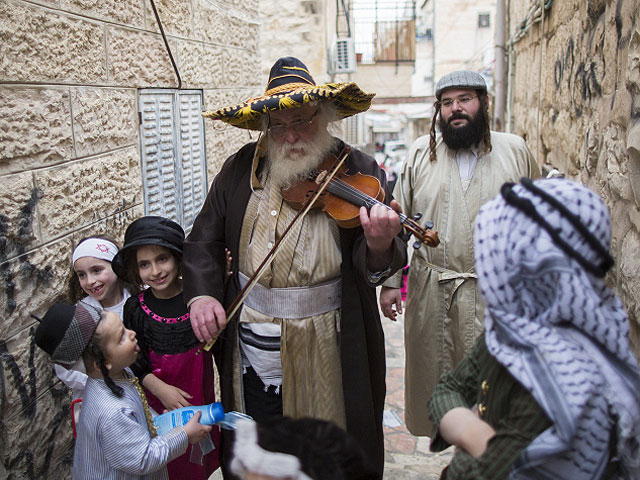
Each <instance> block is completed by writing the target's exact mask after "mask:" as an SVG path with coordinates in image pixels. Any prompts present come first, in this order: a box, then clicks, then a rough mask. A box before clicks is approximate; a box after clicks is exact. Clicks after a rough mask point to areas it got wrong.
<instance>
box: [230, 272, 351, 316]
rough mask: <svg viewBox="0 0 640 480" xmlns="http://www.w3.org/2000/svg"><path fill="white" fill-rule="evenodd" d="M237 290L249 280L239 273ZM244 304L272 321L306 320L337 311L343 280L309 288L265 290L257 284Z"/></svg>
mask: <svg viewBox="0 0 640 480" xmlns="http://www.w3.org/2000/svg"><path fill="white" fill-rule="evenodd" d="M238 279H239V281H240V288H244V286H245V285H246V284H247V283H249V277H247V276H246V275H245V274H244V273H242V272H238ZM244 303H245V305H247V306H248V307H251V308H253V309H254V310H257V311H258V312H260V313H263V314H265V315H269V316H270V317H274V318H307V317H313V316H314V315H320V314H322V313H326V312H330V311H331V310H336V309H338V308H340V306H341V304H342V278H337V279H335V280H330V281H329V282H326V283H321V284H319V285H313V286H311V287H289V288H267V287H265V286H263V285H260V284H259V283H257V284H256V285H255V286H254V287H253V290H251V292H250V293H249V295H248V296H247V297H246V298H245V300H244Z"/></svg>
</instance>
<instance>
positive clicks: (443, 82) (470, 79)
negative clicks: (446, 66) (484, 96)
mask: <svg viewBox="0 0 640 480" xmlns="http://www.w3.org/2000/svg"><path fill="white" fill-rule="evenodd" d="M448 88H473V89H474V90H484V92H485V93H486V92H487V84H486V82H485V81H484V78H483V77H482V75H480V74H479V73H478V72H472V71H471V70H458V71H457V72H451V73H448V74H446V75H445V76H444V77H442V78H441V79H440V80H439V81H438V83H437V84H436V98H437V99H438V100H440V95H442V92H444V91H445V90H447V89H448Z"/></svg>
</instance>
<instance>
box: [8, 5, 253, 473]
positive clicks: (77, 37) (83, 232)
mask: <svg viewBox="0 0 640 480" xmlns="http://www.w3.org/2000/svg"><path fill="white" fill-rule="evenodd" d="M154 1H155V5H156V7H157V10H158V13H159V15H160V18H161V20H162V22H163V27H164V31H165V33H166V35H167V38H168V42H169V45H170V48H171V51H172V54H173V57H174V59H175V61H176V63H177V65H178V69H179V72H180V75H181V78H182V87H183V88H190V89H202V90H203V92H204V101H205V106H204V108H205V109H213V108H218V107H221V106H225V105H228V104H233V103H237V102H240V101H241V100H243V99H245V98H248V97H250V96H253V95H257V94H259V93H260V92H261V91H262V89H263V88H264V85H262V83H263V81H262V77H260V75H259V70H260V59H259V57H258V34H259V30H260V22H259V15H258V0H250V1H245V0H242V1H241V0H192V1H188V2H184V1H178V0H154ZM177 86H178V82H177V77H176V75H175V72H174V69H173V67H172V65H171V62H170V59H169V55H168V53H167V50H166V48H165V46H164V42H163V41H162V37H161V35H160V30H159V28H158V25H157V22H156V19H155V16H154V15H153V11H152V9H151V3H150V0H106V1H101V2H98V1H96V0H52V1H39V2H32V1H26V0H5V1H3V2H0V205H2V208H1V209H0V299H1V300H0V312H1V314H0V331H2V333H1V334H0V369H1V370H2V371H0V377H1V378H2V379H3V381H2V382H0V422H1V423H2V426H3V427H2V428H1V429H0V443H1V444H2V445H3V448H2V449H0V455H1V457H2V458H1V460H2V461H1V462H0V478H7V477H9V478H16V479H20V478H69V477H70V466H71V460H72V451H71V448H72V445H73V441H72V429H71V420H70V415H69V403H70V393H69V391H68V389H67V388H66V387H65V386H64V385H63V384H61V383H60V382H59V380H58V379H57V377H56V376H55V375H54V374H53V368H52V366H51V364H50V362H49V360H48V359H47V358H46V355H44V354H43V353H42V352H41V351H40V350H39V349H37V347H36V346H35V344H34V343H33V333H34V329H35V325H36V322H35V321H34V320H33V319H32V318H31V317H30V314H31V313H35V314H37V315H42V314H44V312H45V311H46V309H47V308H48V306H49V305H50V304H51V303H53V302H54V301H57V300H61V299H64V295H65V293H66V282H67V276H68V274H69V272H70V258H71V252H72V248H73V245H74V244H75V243H77V241H78V240H80V239H81V238H83V237H85V236H88V235H92V234H100V233H108V234H110V235H112V236H114V237H116V238H117V239H119V240H120V241H122V238H123V234H124V231H125V229H126V227H127V226H128V225H129V224H130V223H131V222H132V221H133V220H134V219H136V218H138V217H140V216H142V215H143V214H144V192H143V188H142V168H141V159H140V158H141V154H140V132H139V121H138V93H137V90H138V89H139V88H161V89H175V88H177ZM205 135H206V141H207V170H208V179H209V181H212V180H213V178H214V176H215V174H216V173H217V171H218V170H219V168H220V166H221V165H222V162H223V161H224V159H226V158H227V156H229V155H230V154H231V153H232V152H233V151H235V150H236V149H237V148H238V147H240V146H241V145H242V144H243V143H245V142H246V141H248V140H249V139H248V136H247V135H246V134H244V133H243V132H241V131H240V130H238V129H233V128H230V127H222V126H216V127H215V128H214V127H213V126H212V124H211V122H210V121H208V122H206V123H205Z"/></svg>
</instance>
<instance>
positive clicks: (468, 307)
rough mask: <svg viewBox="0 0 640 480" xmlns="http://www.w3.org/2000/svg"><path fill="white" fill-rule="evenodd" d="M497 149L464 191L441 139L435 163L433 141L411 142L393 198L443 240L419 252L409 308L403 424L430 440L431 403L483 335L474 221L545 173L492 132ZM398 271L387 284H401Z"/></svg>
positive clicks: (516, 144)
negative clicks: (503, 194) (445, 376)
mask: <svg viewBox="0 0 640 480" xmlns="http://www.w3.org/2000/svg"><path fill="white" fill-rule="evenodd" d="M491 143H492V151H491V152H490V153H489V154H482V153H481V154H480V156H479V158H478V163H477V166H476V168H475V171H474V172H473V177H472V179H471V183H470V185H469V187H468V189H467V191H466V193H464V191H463V189H462V183H461V181H460V174H459V172H458V165H457V162H456V154H455V151H453V150H451V149H449V148H448V147H447V146H446V145H445V144H444V142H443V141H442V139H441V138H439V139H438V144H437V149H436V153H437V157H438V158H437V160H436V161H435V162H430V161H429V137H428V136H424V137H421V138H419V139H418V140H416V142H415V143H414V144H413V145H412V147H411V150H410V151H409V154H408V155H407V159H406V161H405V163H404V165H403V168H402V171H401V173H400V176H399V177H398V182H397V184H396V187H395V191H394V196H395V197H396V199H397V200H398V202H399V203H400V205H401V206H402V209H403V211H404V212H405V213H406V214H407V215H410V216H413V215H415V214H416V213H418V212H420V213H422V219H421V220H420V223H422V224H424V222H425V221H427V220H431V221H433V223H434V229H435V230H436V231H437V232H438V235H439V237H440V242H441V243H440V245H439V246H438V247H437V248H429V247H425V246H422V247H421V248H420V249H419V250H415V251H414V252H413V256H412V258H411V266H410V269H409V278H408V295H407V304H406V308H405V316H404V318H405V349H406V364H405V366H406V368H405V421H406V424H407V428H408V429H409V431H410V432H411V433H413V434H414V435H431V423H430V422H429V419H428V417H427V402H428V400H429V398H430V396H431V392H432V391H433V388H434V387H435V384H436V383H437V381H438V378H439V377H440V375H441V374H442V373H443V372H445V371H448V370H452V369H453V367H455V366H456V365H457V364H458V363H459V362H460V361H461V360H462V358H463V357H464V355H465V353H466V352H468V351H469V350H470V349H471V347H472V345H473V343H474V340H475V339H476V337H477V336H478V335H479V334H480V333H481V332H482V319H483V305H482V301H481V298H480V291H479V290H478V288H477V285H476V275H475V268H474V260H473V222H474V220H475V218H476V214H477V213H478V209H479V208H480V206H481V205H482V204H484V203H485V202H487V201H488V200H490V199H491V198H493V197H494V196H495V195H497V194H498V193H499V191H500V186H501V185H502V184H503V183H504V182H508V181H513V182H517V181H519V180H520V178H521V177H523V176H528V177H532V178H536V177H539V176H540V170H539V168H538V165H537V164H536V163H535V161H534V159H533V156H532V155H531V152H530V151H529V149H528V148H527V146H526V144H525V142H524V140H523V139H522V138H520V137H518V136H516V135H512V134H508V133H499V132H491ZM400 281H401V278H400V276H399V275H398V274H396V275H395V276H394V277H392V278H391V279H389V280H388V281H387V282H385V285H386V286H390V287H399V286H400Z"/></svg>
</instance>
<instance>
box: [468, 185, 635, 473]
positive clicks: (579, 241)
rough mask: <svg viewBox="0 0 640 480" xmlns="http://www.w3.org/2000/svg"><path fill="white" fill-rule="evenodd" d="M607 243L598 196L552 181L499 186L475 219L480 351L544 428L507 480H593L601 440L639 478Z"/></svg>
mask: <svg viewBox="0 0 640 480" xmlns="http://www.w3.org/2000/svg"><path fill="white" fill-rule="evenodd" d="M527 201H528V202H530V204H528V202H527ZM533 210H535V211H533ZM544 223H546V224H547V225H543V224H544ZM580 224H581V225H580ZM585 227H586V229H585ZM589 237H592V238H589ZM594 240H597V241H599V242H600V245H594ZM610 241H611V223H610V217H609V211H608V209H607V207H606V206H605V205H604V203H603V202H602V200H601V199H600V197H598V195H596V194H595V193H593V192H592V191H590V190H589V189H587V188H586V187H584V186H582V185H580V184H578V183H575V182H572V181H569V180H566V179H562V178H554V179H548V180H537V181H535V182H531V181H526V180H524V179H523V184H517V185H507V186H505V187H503V190H502V195H500V196H498V197H496V198H495V199H493V200H492V201H490V202H488V203H487V204H485V205H484V206H483V207H482V208H481V210H480V212H479V213H478V215H477V218H476V225H475V258H476V269H477V272H478V284H479V286H480V289H481V292H482V295H483V298H484V301H485V305H486V309H485V329H486V330H485V337H486V343H487V347H488V349H489V351H490V353H491V354H492V355H493V356H494V358H496V359H497V360H498V362H500V363H501V364H502V365H504V366H505V367H506V368H507V369H508V370H509V372H510V373H511V374H512V375H513V376H514V377H515V378H516V379H517V380H518V381H519V382H520V383H521V384H522V385H523V386H524V387H525V388H526V389H527V390H528V391H529V392H530V393H531V394H532V396H533V397H534V399H535V400H536V401H537V402H538V404H539V405H540V406H541V407H542V408H543V409H544V411H545V413H546V414H547V415H548V416H549V418H550V419H551V420H552V422H553V426H552V427H550V428H549V429H548V430H546V431H545V432H543V433H542V434H541V435H540V436H538V437H537V438H536V439H535V440H534V441H533V442H532V443H531V444H530V445H529V446H528V447H527V448H526V449H525V450H524V451H523V452H522V454H521V455H520V456H519V458H518V459H517V461H516V462H515V463H514V465H513V467H512V469H511V473H510V478H544V479H547V478H549V479H552V478H554V479H555V478H557V479H568V478H571V479H573V478H585V479H586V478H600V477H601V476H602V473H603V472H604V470H605V468H606V466H607V463H608V461H609V454H610V441H611V440H613V441H615V442H616V444H615V445H614V448H613V449H612V451H614V452H615V454H616V456H617V458H618V460H619V461H620V463H621V465H622V467H623V469H624V472H623V475H624V478H640V372H639V370H638V364H637V362H636V359H635V357H634V356H633V353H632V352H631V350H630V348H629V341H628V331H629V322H628V319H627V315H626V312H625V310H624V308H623V306H622V304H621V302H620V300H619V299H618V298H617V297H616V295H615V294H614V293H613V292H612V291H611V290H610V289H609V288H607V287H606V286H605V284H604V282H603V281H602V279H601V278H600V277H602V276H604V272H605V271H606V269H607V268H608V267H609V266H610V257H608V253H606V252H607V251H608V249H609V245H610ZM572 250H573V251H572ZM607 257H608V258H607Z"/></svg>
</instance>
